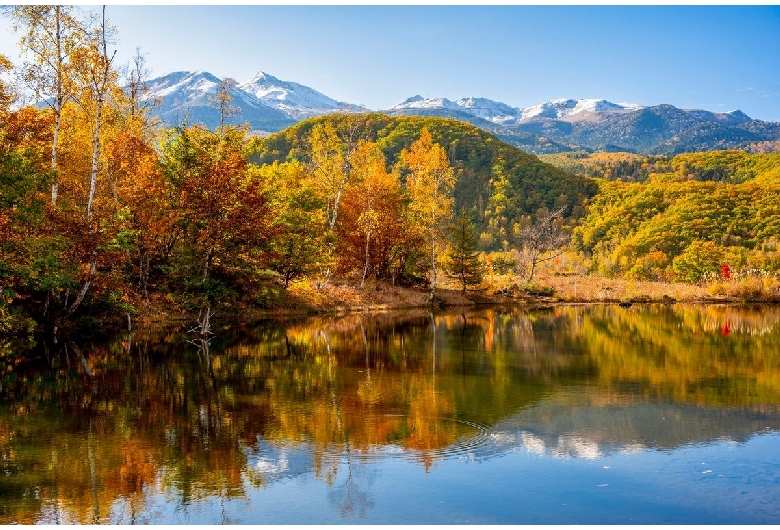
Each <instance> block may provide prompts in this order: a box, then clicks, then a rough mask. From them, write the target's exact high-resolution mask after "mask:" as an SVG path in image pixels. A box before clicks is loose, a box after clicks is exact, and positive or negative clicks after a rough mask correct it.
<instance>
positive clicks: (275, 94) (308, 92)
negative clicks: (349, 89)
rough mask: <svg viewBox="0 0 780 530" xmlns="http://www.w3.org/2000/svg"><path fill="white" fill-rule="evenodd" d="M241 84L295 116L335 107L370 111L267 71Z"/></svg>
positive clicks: (318, 113) (272, 105)
mask: <svg viewBox="0 0 780 530" xmlns="http://www.w3.org/2000/svg"><path fill="white" fill-rule="evenodd" d="M238 88H240V89H241V90H243V91H244V92H248V93H249V94H252V95H254V96H255V97H257V98H258V99H259V100H260V101H262V102H263V103H264V104H266V105H268V106H269V107H273V108H275V109H277V110H280V111H282V112H284V113H285V114H286V115H287V116H289V117H290V118H292V119H294V120H302V119H306V118H311V117H312V116H319V115H321V114H328V113H330V112H334V111H341V112H367V111H368V110H367V109H366V108H365V107H361V106H358V105H353V104H351V103H344V102H341V101H336V100H335V99H333V98H330V97H328V96H326V95H325V94H323V93H321V92H317V91H316V90H314V89H312V88H309V87H307V86H304V85H301V84H299V83H294V82H292V81H282V80H280V79H277V78H276V77H274V76H272V75H270V74H267V73H265V72H258V73H257V74H255V76H254V77H252V79H249V80H248V81H244V82H243V83H240V84H239V85H238Z"/></svg>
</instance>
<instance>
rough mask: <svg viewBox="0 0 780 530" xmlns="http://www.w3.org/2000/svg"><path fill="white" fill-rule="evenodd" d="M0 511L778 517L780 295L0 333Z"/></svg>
mask: <svg viewBox="0 0 780 530" xmlns="http://www.w3.org/2000/svg"><path fill="white" fill-rule="evenodd" d="M0 354H2V358H0V361H1V362H2V365H0V367H1V368H2V370H3V372H2V376H1V377H0V453H1V454H2V461H1V465H2V473H0V523H2V524H9V523H24V524H34V523H43V524H60V523H63V524H81V523H89V524H94V523H110V524H140V523H151V524H194V523H199V524H222V523H237V524H239V523H240V524H295V523H302V524H306V523H309V524H575V523H583V524H766V523H773V524H780V415H779V414H778V412H780V308H778V307H776V306H761V307H753V308H751V307H735V306H692V305H634V306H632V307H629V308H623V307H618V306H610V305H596V306H556V307H552V308H545V309H525V308H511V309H507V308H502V309H482V310H467V311H461V310H457V311H445V312H441V313H436V314H431V313H429V312H426V311H422V310H417V311H409V312H398V313H395V312H394V313H382V314H377V315H348V316H344V317H316V318H308V319H300V320H291V321H286V322H275V321H268V322H260V323H257V324H254V325H235V326H232V325H224V326H217V328H216V334H215V335H214V336H213V337H212V338H211V339H210V341H203V340H200V339H199V338H198V337H196V336H195V335H193V334H188V333H187V329H186V328H181V329H169V330H145V329H138V330H135V331H133V332H132V333H130V332H128V333H123V334H120V335H118V336H116V337H114V338H113V339H112V340H107V341H96V340H95V341H92V342H91V343H86V342H83V343H76V342H73V341H63V340H60V341H59V342H57V343H54V342H50V341H49V342H39V343H37V344H18V343H14V342H11V341H8V340H6V341H4V342H3V341H0Z"/></svg>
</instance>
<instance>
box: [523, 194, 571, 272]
mask: <svg viewBox="0 0 780 530" xmlns="http://www.w3.org/2000/svg"><path fill="white" fill-rule="evenodd" d="M563 210H564V208H558V209H557V210H555V211H552V212H550V211H547V210H542V212H541V213H540V214H539V215H538V216H537V218H536V222H535V223H533V224H531V225H530V226H528V227H527V228H525V229H524V230H523V232H522V235H521V242H522V245H523V250H524V252H525V255H526V258H527V264H526V265H527V267H526V268H527V273H526V278H525V285H526V287H527V286H528V285H529V284H530V283H531V280H533V277H534V274H535V272H536V267H537V266H538V265H539V264H540V263H543V262H545V261H549V260H551V259H554V258H556V257H558V256H560V255H561V254H563V252H564V250H565V245H566V244H567V243H568V241H569V234H568V233H567V232H566V231H565V230H564V228H563V225H562V223H561V214H563Z"/></svg>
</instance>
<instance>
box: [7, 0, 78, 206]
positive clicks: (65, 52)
mask: <svg viewBox="0 0 780 530" xmlns="http://www.w3.org/2000/svg"><path fill="white" fill-rule="evenodd" d="M11 17H12V19H13V21H14V30H15V31H21V32H22V36H21V40H20V45H21V50H22V53H24V54H26V55H28V56H30V58H31V60H30V62H26V63H25V64H24V66H23V77H24V79H25V81H26V82H27V84H28V85H29V86H30V87H31V89H32V90H33V94H34V96H35V97H36V100H37V101H45V102H46V103H47V104H48V105H49V106H50V107H51V109H52V111H53V112H54V137H53V139H52V144H51V169H52V171H53V172H54V174H55V177H56V174H57V170H58V166H59V142H60V130H61V127H62V108H63V105H64V104H65V102H66V101H68V100H69V99H70V98H71V97H72V96H73V95H74V91H75V87H74V85H73V83H72V82H71V77H72V72H73V65H72V60H71V59H72V57H73V55H74V54H75V53H77V52H78V50H79V48H80V47H81V46H82V40H83V38H84V36H85V29H84V26H83V24H82V23H81V22H80V21H79V20H77V19H76V17H75V16H74V13H73V8H72V7H70V6H47V5H25V6H16V7H15V8H13V10H12V11H11ZM58 193H59V180H58V179H57V178H55V179H54V181H53V182H52V184H51V203H52V205H53V206H56V205H57V196H58Z"/></svg>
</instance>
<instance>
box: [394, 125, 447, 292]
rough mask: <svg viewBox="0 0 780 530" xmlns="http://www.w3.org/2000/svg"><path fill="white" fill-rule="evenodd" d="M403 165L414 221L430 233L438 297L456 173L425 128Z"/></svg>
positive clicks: (406, 152) (433, 288)
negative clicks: (438, 266)
mask: <svg viewBox="0 0 780 530" xmlns="http://www.w3.org/2000/svg"><path fill="white" fill-rule="evenodd" d="M400 158H401V166H402V167H403V168H405V169H406V171H407V172H408V174H407V176H406V188H407V190H408V192H409V195H410V196H411V202H410V205H409V214H410V217H411V222H413V223H414V224H415V225H416V226H417V227H419V228H420V229H421V230H423V231H424V232H426V233H427V236H428V237H427V239H428V248H429V258H430V283H431V294H430V297H429V299H430V300H433V299H434V297H435V296H436V283H437V261H438V259H439V255H440V252H441V251H440V248H441V243H442V240H443V239H444V232H445V226H446V222H447V221H448V220H449V218H450V216H451V215H452V205H453V202H454V200H453V198H452V191H453V189H454V188H455V171H454V170H453V169H452V168H451V167H450V164H449V160H448V158H447V152H446V151H445V150H444V148H443V147H442V146H440V145H439V144H436V143H433V139H432V138H431V133H430V132H429V131H428V129H427V128H426V129H423V131H422V134H421V135H420V139H419V140H417V141H416V142H414V143H413V144H412V145H411V146H409V148H408V149H404V150H403V151H401V157H400Z"/></svg>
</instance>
